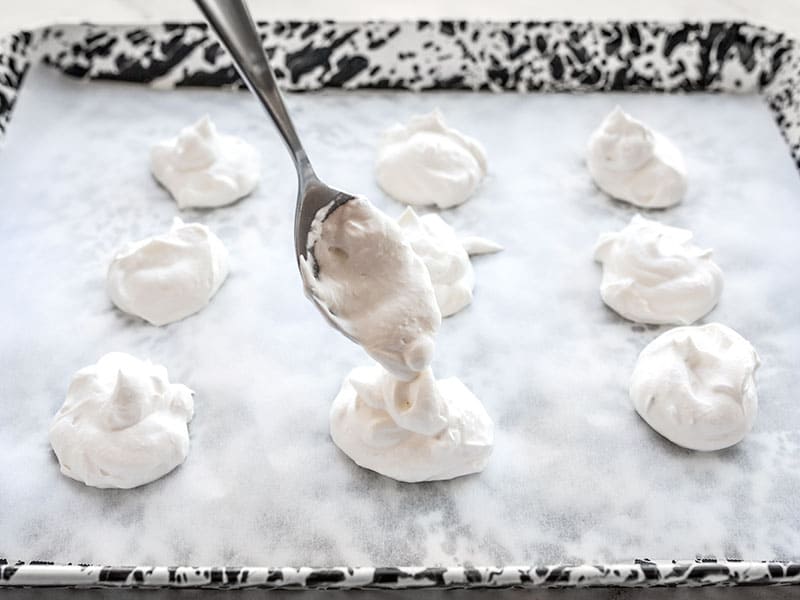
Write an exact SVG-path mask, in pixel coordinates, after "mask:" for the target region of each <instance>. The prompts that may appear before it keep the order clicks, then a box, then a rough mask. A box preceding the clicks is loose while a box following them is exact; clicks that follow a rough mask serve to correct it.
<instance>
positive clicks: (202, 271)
mask: <svg viewBox="0 0 800 600" xmlns="http://www.w3.org/2000/svg"><path fill="white" fill-rule="evenodd" d="M227 276H228V251H227V250H226V248H225V246H224V245H223V243H222V241H221V240H220V239H219V238H218V237H217V236H216V235H214V234H213V233H212V232H211V231H210V230H209V229H208V227H206V226H205V225H201V224H200V223H184V222H183V221H181V220H180V219H178V218H176V219H175V220H174V222H173V224H172V228H171V229H170V230H169V232H167V233H165V234H162V235H157V236H154V237H149V238H146V239H143V240H140V241H138V242H133V243H131V244H128V245H127V246H125V247H124V248H123V249H122V250H120V251H119V252H118V253H117V254H116V256H114V259H113V260H112V261H111V265H110V266H109V268H108V275H107V278H106V290H107V291H108V295H109V296H110V298H111V301H112V302H113V303H114V304H115V305H116V306H117V307H118V308H119V309H120V310H122V311H124V312H126V313H130V314H132V315H136V316H138V317H141V318H142V319H144V320H146V321H148V322H150V323H152V324H153V325H166V324H167V323H172V322H173V321H178V320H180V319H183V318H185V317H188V316H189V315H192V314H194V313H196V312H197V311H199V310H201V309H202V308H203V307H204V306H206V305H207V304H208V303H209V301H210V300H211V298H212V297H213V296H214V294H216V293H217V290H219V288H220V286H221V285H222V283H223V282H224V281H225V278H226V277H227Z"/></svg>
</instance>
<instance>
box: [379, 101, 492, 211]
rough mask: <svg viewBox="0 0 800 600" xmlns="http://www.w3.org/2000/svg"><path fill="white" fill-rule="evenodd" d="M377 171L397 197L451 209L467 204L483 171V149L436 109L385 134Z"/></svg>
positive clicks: (417, 203)
mask: <svg viewBox="0 0 800 600" xmlns="http://www.w3.org/2000/svg"><path fill="white" fill-rule="evenodd" d="M375 175H376V177H377V179H378V185H380V186H381V188H382V189H383V191H385V192H386V193H387V194H389V195H390V196H391V197H392V198H394V199H395V200H399V201H401V202H405V203H406V204H412V205H415V206H422V205H430V204H435V205H436V206H438V207H439V208H450V207H452V206H457V205H459V204H461V203H463V202H465V201H466V200H467V199H468V198H469V197H470V196H471V195H472V194H473V193H474V192H475V190H476V189H477V187H478V184H479V183H480V182H481V180H482V179H483V178H484V176H485V175H486V151H485V150H484V149H483V147H482V146H481V145H480V144H479V143H478V142H477V141H476V140H474V139H473V138H471V137H468V136H466V135H463V134H461V133H459V132H458V131H456V130H455V129H452V128H451V127H448V126H447V125H445V123H444V119H443V118H442V115H441V113H440V112H439V111H438V110H436V111H434V112H432V113H430V114H427V115H419V116H416V117H412V118H411V119H410V120H409V121H408V123H407V124H405V125H400V124H397V125H394V126H393V127H391V128H389V129H388V130H387V131H386V132H385V133H384V135H383V140H382V141H381V144H380V146H379V148H378V160H377V163H376V166H375Z"/></svg>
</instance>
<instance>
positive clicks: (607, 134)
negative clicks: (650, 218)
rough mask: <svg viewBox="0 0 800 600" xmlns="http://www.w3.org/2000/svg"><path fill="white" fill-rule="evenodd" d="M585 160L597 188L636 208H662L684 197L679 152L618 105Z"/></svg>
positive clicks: (594, 136)
mask: <svg viewBox="0 0 800 600" xmlns="http://www.w3.org/2000/svg"><path fill="white" fill-rule="evenodd" d="M587 162H588V165H589V172H590V173H591V174H592V177H593V178H594V181H595V183H596V184H597V186H598V187H599V188H600V189H601V190H603V191H604V192H606V193H607V194H608V195H610V196H612V197H614V198H617V199H618V200H624V201H625V202H630V203H631V204H635V205H636V206H641V207H644V208H665V207H667V206H672V205H673V204H677V203H679V202H680V201H681V200H682V199H683V196H684V195H685V194H686V165H685V163H684V160H683V156H682V155H681V152H680V150H678V148H677V147H676V146H675V145H674V144H673V143H672V142H671V141H669V140H668V139H667V138H666V137H664V136H663V135H661V134H660V133H658V132H657V131H653V130H652V129H650V128H649V127H647V126H646V125H644V124H643V123H641V122H639V121H637V120H636V119H634V118H632V117H631V116H630V115H628V114H627V113H625V112H624V111H623V110H622V109H621V108H620V107H619V106H618V107H616V108H615V109H614V110H613V111H611V114H609V115H608V116H607V117H606V118H605V119H604V120H603V122H602V124H601V125H600V127H599V128H598V129H597V130H596V131H595V132H594V133H593V134H592V136H591V138H590V139H589V152H588V160H587Z"/></svg>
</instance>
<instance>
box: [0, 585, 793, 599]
mask: <svg viewBox="0 0 800 600" xmlns="http://www.w3.org/2000/svg"><path fill="white" fill-rule="evenodd" d="M262 597H263V598H268V599H270V600H305V599H308V600H411V599H412V598H413V599H421V600H488V599H489V598H499V599H500V600H503V599H505V598H508V599H511V600H522V599H523V598H525V599H526V600H527V599H535V600H642V599H652V600H751V599H752V600H785V599H788V598H800V587H799V586H787V587H727V588H726V587H705V588H659V589H579V590H575V589H554V590H546V589H545V590H519V589H505V590H401V591H390V590H349V591H342V590H335V591H334V590H332V591H298V590H294V591H293V590H263V589H262V590H259V589H245V590H227V591H220V590H99V589H96V590H91V589H87V590H65V589H62V590H59V589H52V588H51V589H41V588H40V589H19V590H17V589H6V590H3V589H0V598H2V600H33V599H34V598H46V599H48V600H50V599H54V600H61V599H63V600H101V599H105V598H111V599H114V598H124V599H125V600H137V599H138V598H146V599H148V600H168V599H171V600H175V599H180V600H223V599H237V598H241V599H243V600H248V599H250V598H262Z"/></svg>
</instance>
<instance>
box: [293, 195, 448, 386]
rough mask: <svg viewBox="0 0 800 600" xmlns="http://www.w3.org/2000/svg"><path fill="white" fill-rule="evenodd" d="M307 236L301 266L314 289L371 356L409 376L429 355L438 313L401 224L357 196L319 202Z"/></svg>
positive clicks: (425, 363)
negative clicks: (305, 255)
mask: <svg viewBox="0 0 800 600" xmlns="http://www.w3.org/2000/svg"><path fill="white" fill-rule="evenodd" d="M308 242H309V248H310V251H309V257H310V260H305V259H301V261H300V268H301V272H302V274H303V279H304V280H305V282H306V285H308V287H309V288H310V289H311V292H312V293H313V295H314V296H315V297H316V298H317V300H318V301H319V302H321V303H322V304H323V305H324V306H325V307H326V308H327V310H328V312H329V313H330V316H331V318H333V319H334V320H335V321H336V322H337V323H338V324H339V325H340V326H341V327H342V329H344V330H345V331H346V332H347V333H348V334H349V335H350V336H351V337H353V338H354V339H355V340H356V341H358V343H359V344H361V346H363V348H364V350H366V351H367V353H368V354H369V355H370V356H371V357H372V358H374V359H375V360H377V361H378V362H379V363H381V364H382V365H383V366H384V367H385V368H386V369H387V370H388V371H389V372H391V373H392V374H393V375H394V376H395V377H397V378H398V379H402V380H406V381H407V380H411V379H414V377H416V375H417V373H419V372H420V371H423V370H424V369H425V368H426V367H427V366H428V365H429V364H430V363H431V360H433V353H434V345H435V342H434V339H435V336H436V333H437V332H438V330H439V326H440V325H441V322H442V315H441V313H440V311H439V307H438V305H437V303H436V295H435V293H434V291H433V285H432V283H431V278H430V275H429V274H428V269H427V268H426V267H425V263H424V262H423V261H422V259H421V258H420V257H419V256H418V255H417V254H416V253H415V252H414V250H413V249H412V248H411V245H410V244H409V243H408V241H406V239H405V238H404V236H403V232H402V230H401V229H400V226H399V225H398V224H397V223H396V222H395V221H394V219H392V218H390V217H389V216H387V215H386V214H384V213H383V212H381V211H380V210H378V209H377V208H375V207H374V206H373V205H372V204H371V203H370V202H369V201H368V200H367V199H366V198H364V197H356V198H353V199H352V200H349V201H348V202H346V203H345V204H343V205H341V206H339V207H338V208H337V207H335V205H333V203H331V205H328V206H326V207H323V208H322V209H321V210H320V211H319V212H318V213H317V216H316V218H315V220H314V222H313V224H312V230H311V232H310V233H309V236H308ZM315 275H316V276H315Z"/></svg>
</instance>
